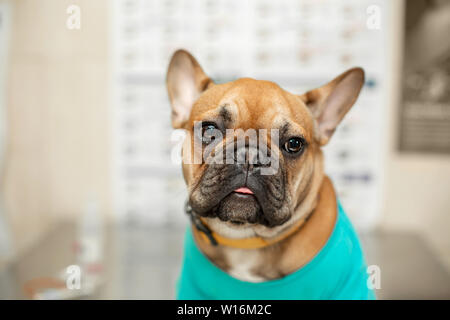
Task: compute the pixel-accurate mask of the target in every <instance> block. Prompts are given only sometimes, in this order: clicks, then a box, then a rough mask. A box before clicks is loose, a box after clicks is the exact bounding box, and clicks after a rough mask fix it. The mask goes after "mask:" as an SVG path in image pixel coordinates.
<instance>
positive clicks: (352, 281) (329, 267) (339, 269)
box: [177, 203, 375, 300]
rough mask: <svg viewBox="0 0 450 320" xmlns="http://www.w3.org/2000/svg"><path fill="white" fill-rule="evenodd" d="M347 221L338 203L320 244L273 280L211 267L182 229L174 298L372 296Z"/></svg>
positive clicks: (361, 256) (328, 297)
mask: <svg viewBox="0 0 450 320" xmlns="http://www.w3.org/2000/svg"><path fill="white" fill-rule="evenodd" d="M367 279H368V273H367V267H366V263H365V261H364V256H363V252H362V250H361V245H360V243H359V240H358V237H357V235H356V232H355V230H354V229H353V226H352V224H351V222H350V220H349V219H348V217H347V215H346V214H345V212H344V210H343V209H342V207H341V205H340V204H339V203H338V216H337V220H336V224H335V226H334V230H333V232H332V234H331V236H330V238H329V239H328V240H327V243H326V244H325V246H324V247H323V248H322V249H321V250H320V251H319V252H318V253H317V255H316V256H315V257H314V258H313V259H312V260H311V261H310V262H308V263H307V264H306V265H305V266H303V267H302V268H300V269H299V270H297V271H295V272H293V273H291V274H289V275H287V276H285V277H283V278H281V279H276V280H269V281H265V282H258V283H253V282H246V281H241V280H238V279H236V278H234V277H232V276H230V275H229V274H227V273H226V272H224V271H222V270H221V269H219V268H218V267H216V266H215V265H214V264H213V263H212V262H211V261H210V260H209V259H208V258H207V257H206V256H205V255H204V254H203V253H202V252H201V251H200V250H199V249H198V247H197V245H196V243H195V241H194V238H193V236H192V232H191V228H190V227H189V228H188V230H187V232H186V237H185V243H184V259H183V265H182V270H181V275H180V277H179V279H178V283H177V299H186V300H197V299H212V300H214V299H220V300H222V299H223V300H226V299H243V300H252V299H255V300H259V299H261V300H268V299H273V300H275V299H286V300H290V299H295V300H297V299H298V300H311V299H357V300H366V299H375V294H374V292H373V290H372V289H369V288H368V286H367Z"/></svg>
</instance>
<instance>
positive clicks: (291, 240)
mask: <svg viewBox="0 0 450 320" xmlns="http://www.w3.org/2000/svg"><path fill="white" fill-rule="evenodd" d="M312 196H313V197H314V198H315V199H317V201H314V204H315V205H314V206H312V207H311V210H312V212H311V215H310V218H309V219H308V220H307V221H306V222H305V223H304V224H303V225H302V226H301V228H299V229H298V231H296V232H295V233H293V234H291V235H289V236H288V237H286V238H284V239H283V240H281V241H278V242H276V243H274V244H272V245H270V246H266V247H263V248H259V249H237V248H231V247H226V246H213V245H211V244H210V243H208V242H207V241H205V240H204V239H203V238H201V237H200V236H199V234H198V233H194V238H195V241H196V243H197V245H198V246H199V248H200V250H201V251H202V252H203V253H204V254H205V255H206V256H207V257H208V258H209V259H210V260H211V261H212V262H213V263H214V264H215V265H217V266H218V267H219V268H221V269H222V270H224V271H226V272H228V273H229V274H230V275H232V276H234V277H236V278H238V279H240V280H243V281H251V282H261V281H265V280H272V279H278V278H282V277H284V276H286V275H288V274H290V273H292V272H294V271H295V270H298V269H299V268H301V267H302V266H303V265H305V264H306V263H308V262H309V261H310V260H311V259H312V258H314V256H315V255H316V254H317V253H318V252H319V251H320V249H321V248H322V247H323V246H324V245H325V243H326V241H327V240H328V238H329V237H330V235H331V233H332V231H333V228H334V225H335V221H336V216H337V204H336V195H335V192H334V188H333V185H332V184H331V181H330V179H329V178H328V177H326V176H325V177H324V178H323V180H322V182H321V185H320V189H319V191H318V192H317V193H316V194H315V195H312Z"/></svg>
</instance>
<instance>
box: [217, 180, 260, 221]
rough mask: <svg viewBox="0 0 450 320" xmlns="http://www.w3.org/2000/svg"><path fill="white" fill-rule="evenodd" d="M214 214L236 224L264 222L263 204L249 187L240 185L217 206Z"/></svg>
mask: <svg viewBox="0 0 450 320" xmlns="http://www.w3.org/2000/svg"><path fill="white" fill-rule="evenodd" d="M214 214H215V216H216V217H217V218H219V219H220V220H222V221H227V222H230V223H232V224H233V225H236V226H239V225H243V224H255V223H263V222H264V221H263V220H264V215H263V212H262V207H261V204H260V203H259V201H258V198H257V197H256V196H255V194H254V192H253V191H252V190H251V189H250V188H248V187H239V188H237V189H235V190H233V191H232V192H230V193H229V194H228V195H227V196H225V197H224V198H223V199H222V200H221V201H220V202H219V204H218V205H217V206H216V208H215V209H214Z"/></svg>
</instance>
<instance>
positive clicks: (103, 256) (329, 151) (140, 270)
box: [0, 0, 450, 299]
mask: <svg viewBox="0 0 450 320" xmlns="http://www.w3.org/2000/svg"><path fill="white" fill-rule="evenodd" d="M449 32H450V2H449V1H445V0H442V1H439V0H408V1H402V0H396V1H389V0H281V1H276V2H274V1H269V0H259V1H252V0H246V1H241V0H215V1H213V0H204V1H200V0H196V1H193V0H191V1H182V0H180V1H177V0H158V1H157V0H145V1H144V0H110V1H107V0H96V1H88V0H39V1H35V0H14V1H8V0H0V298H1V299H29V298H35V299H36V298H41V299H73V298H91V299H97V298H104V299H118V298H123V299H163V298H164V299H172V298H174V285H175V281H176V279H177V275H178V271H179V269H180V263H181V254H182V239H183V232H184V229H185V228H186V226H187V225H188V220H187V218H186V217H185V215H184V212H183V205H184V201H185V199H186V191H185V186H184V182H183V180H182V177H181V170H180V165H179V164H176V163H173V162H172V161H171V155H172V153H173V152H177V151H178V150H179V149H177V147H178V146H179V144H180V133H179V132H176V131H173V130H172V128H171V126H170V109H169V104H168V98H167V94H166V91H165V71H166V68H167V64H168V62H169V59H170V56H171V54H172V53H173V52H174V51H175V50H176V49H178V48H185V49H187V50H189V51H190V52H191V53H192V54H193V55H194V56H195V57H196V58H197V59H198V61H199V62H200V64H201V65H202V66H203V68H204V70H205V71H206V72H207V73H208V74H209V75H210V76H211V77H212V78H213V79H214V80H215V81H216V82H226V81H230V80H233V79H236V78H238V77H243V76H246V77H254V78H258V79H267V80H272V81H275V82H277V83H278V84H280V86H282V87H283V88H285V89H287V90H290V91H291V92H296V93H302V92H304V91H306V90H308V89H312V88H314V87H317V86H320V85H322V84H324V83H326V82H328V81H329V80H331V79H332V78H334V77H335V76H337V75H338V74H340V73H342V72H343V71H345V70H346V69H348V68H351V67H353V66H361V67H363V68H364V69H365V71H366V83H365V86H364V88H363V91H362V94H361V96H360V98H359V99H358V101H357V103H356V104H355V106H354V107H353V109H352V110H351V111H350V113H349V114H348V116H347V117H346V119H345V120H344V121H343V123H342V124H341V126H340V127H339V128H338V130H337V132H336V134H335V135H334V138H333V139H332V141H331V142H330V144H329V145H328V146H326V147H325V154H326V170H327V173H328V174H329V175H330V176H331V177H332V180H333V183H334V184H335V187H336V189H337V191H338V194H339V197H340V199H341V202H342V204H343V206H344V207H345V208H346V210H347V211H348V213H349V215H350V217H351V219H352V221H353V223H354V224H355V226H356V228H357V230H358V232H359V233H360V235H361V238H362V242H363V246H364V248H365V251H366V255H367V260H368V263H369V264H371V265H377V266H379V267H380V270H381V288H379V289H377V290H376V294H377V296H378V297H379V298H382V299H408V298H412V299H433V298H434V299H436V298H437V299H449V298H450V276H449V271H450V233H449V231H450V230H449V227H450V197H449V190H450V90H449V87H450V41H449V40H448V34H449ZM69 266H75V269H74V268H73V267H72V268H68V267H69ZM78 276H79V277H78ZM69 284H71V285H72V286H73V285H74V286H75V287H76V288H72V289H68V287H70V286H69ZM77 284H79V289H78V286H77Z"/></svg>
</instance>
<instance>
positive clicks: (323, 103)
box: [300, 68, 364, 145]
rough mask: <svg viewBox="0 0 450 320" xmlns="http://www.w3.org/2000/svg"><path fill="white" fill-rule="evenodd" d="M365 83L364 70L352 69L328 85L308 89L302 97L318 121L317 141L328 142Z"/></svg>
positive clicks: (320, 142) (323, 143) (321, 143)
mask: <svg viewBox="0 0 450 320" xmlns="http://www.w3.org/2000/svg"><path fill="white" fill-rule="evenodd" d="M363 84H364V70H363V69H362V68H353V69H350V70H348V71H346V72H344V73H343V74H341V75H340V76H338V77H337V78H335V79H333V80H332V81H330V82H329V83H327V84H326V85H324V86H322V87H320V88H317V89H314V90H311V91H308V92H306V93H305V94H302V95H301V96H300V99H301V100H302V101H303V102H304V103H305V104H306V105H307V106H308V108H309V109H310V110H311V112H312V114H313V116H314V118H315V119H316V121H317V129H318V130H317V137H316V138H317V141H318V142H319V144H320V145H325V144H327V143H328V141H329V139H330V138H331V136H332V135H333V133H334V131H335V130H336V127H337V125H338V124H339V122H341V120H342V118H344V116H345V114H346V113H347V112H348V111H349V110H350V108H351V107H352V106H353V104H354V103H355V101H356V99H357V98H358V95H359V92H360V91H361V88H362V86H363Z"/></svg>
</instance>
